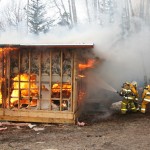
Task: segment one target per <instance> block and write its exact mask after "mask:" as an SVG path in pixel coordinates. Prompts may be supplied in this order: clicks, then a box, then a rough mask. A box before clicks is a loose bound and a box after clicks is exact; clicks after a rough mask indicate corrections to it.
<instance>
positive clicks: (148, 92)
mask: <svg viewBox="0 0 150 150" xmlns="http://www.w3.org/2000/svg"><path fill="white" fill-rule="evenodd" d="M149 102H150V85H147V86H146V87H145V88H144V90H143V93H142V104H141V112H142V113H145V112H146V106H147V104H148V103H149Z"/></svg>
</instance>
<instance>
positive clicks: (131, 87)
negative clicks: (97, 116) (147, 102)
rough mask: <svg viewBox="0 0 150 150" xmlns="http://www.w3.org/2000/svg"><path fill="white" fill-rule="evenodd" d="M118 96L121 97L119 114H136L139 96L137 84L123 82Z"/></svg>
mask: <svg viewBox="0 0 150 150" xmlns="http://www.w3.org/2000/svg"><path fill="white" fill-rule="evenodd" d="M119 94H120V95H121V96H122V97H123V100H122V102H121V113H122V114H126V113H127V111H132V112H137V109H138V96H139V94H138V91H137V82H135V81H133V82H131V83H129V82H125V83H124V84H123V86H122V89H121V91H120V92H119Z"/></svg>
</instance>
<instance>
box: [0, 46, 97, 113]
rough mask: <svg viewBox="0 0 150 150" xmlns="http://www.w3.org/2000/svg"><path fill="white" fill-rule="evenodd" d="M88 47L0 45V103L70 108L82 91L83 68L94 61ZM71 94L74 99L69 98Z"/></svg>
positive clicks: (82, 94) (82, 93)
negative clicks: (57, 47)
mask: <svg viewBox="0 0 150 150" xmlns="http://www.w3.org/2000/svg"><path fill="white" fill-rule="evenodd" d="M90 51H91V50H90V49H89V50H87V51H84V52H82V51H76V49H73V48H72V49H65V48H64V49H56V48H53V49H52V48H46V47H45V48H41V47H36V48H35V47H19V48H15V49H13V50H12V49H11V50H10V48H9V50H7V49H6V48H5V49H2V50H1V55H0V57H3V59H1V62H0V67H1V68H0V70H1V72H0V73H1V74H0V77H1V80H0V87H1V86H2V83H3V82H2V79H3V78H4V79H5V82H4V88H5V92H2V90H0V91H1V92H0V103H1V104H2V99H4V103H3V106H1V107H5V108H8V109H42V110H45V109H47V110H52V111H55V110H56V111H73V107H75V106H76V105H79V104H80V102H81V100H83V97H84V96H85V94H86V85H84V79H83V77H86V76H85V70H86V69H87V68H91V67H93V65H94V64H95V60H94V59H95V58H94V57H93V58H91V56H92V55H91V52H90ZM87 55H89V56H88V57H87ZM4 93H5V94H4ZM2 95H3V96H2ZM75 98H77V99H78V102H73V100H74V99H75ZM73 103H75V104H73ZM76 103H77V104H76ZM73 105H74V106H73Z"/></svg>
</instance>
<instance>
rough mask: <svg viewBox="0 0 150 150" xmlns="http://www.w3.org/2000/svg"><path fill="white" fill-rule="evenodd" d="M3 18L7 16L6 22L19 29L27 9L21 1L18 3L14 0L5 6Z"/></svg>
mask: <svg viewBox="0 0 150 150" xmlns="http://www.w3.org/2000/svg"><path fill="white" fill-rule="evenodd" d="M2 15H3V18H5V20H4V21H5V22H6V23H5V24H7V25H9V26H13V27H15V28H16V29H18V27H19V24H20V23H21V22H22V21H23V20H24V15H25V11H24V9H23V7H22V4H21V1H19V3H16V2H15V1H14V0H13V1H12V2H11V3H10V4H8V5H7V8H4V11H3V12H2Z"/></svg>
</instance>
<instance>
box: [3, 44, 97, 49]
mask: <svg viewBox="0 0 150 150" xmlns="http://www.w3.org/2000/svg"><path fill="white" fill-rule="evenodd" d="M0 47H1V48H4V47H33V48H36V47H45V48H93V47H94V44H93V43H92V44H84V43H81V44H0Z"/></svg>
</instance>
